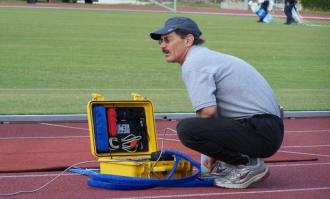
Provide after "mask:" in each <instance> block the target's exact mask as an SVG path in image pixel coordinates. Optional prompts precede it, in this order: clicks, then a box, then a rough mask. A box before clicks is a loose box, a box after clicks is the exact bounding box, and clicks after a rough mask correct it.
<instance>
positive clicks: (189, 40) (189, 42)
mask: <svg viewBox="0 0 330 199" xmlns="http://www.w3.org/2000/svg"><path fill="white" fill-rule="evenodd" d="M194 41H195V37H194V35H192V34H188V35H187V36H186V37H185V45H186V47H191V46H192V45H193V44H194Z"/></svg>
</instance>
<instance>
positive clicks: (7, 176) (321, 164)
mask: <svg viewBox="0 0 330 199" xmlns="http://www.w3.org/2000/svg"><path fill="white" fill-rule="evenodd" d="M91 162H96V161H91ZM328 165H329V166H330V162H322V163H319V162H313V163H301V164H278V163H276V164H268V165H267V166H268V167H272V168H273V167H285V168H287V167H310V166H328ZM58 175H59V173H57V174H56V173H55V174H54V173H49V174H47V173H45V174H22V175H14V174H13V175H8V174H5V175H2V176H1V174H0V179H1V178H35V177H52V176H58ZM61 175H65V176H67V175H80V174H75V173H64V174H61Z"/></svg>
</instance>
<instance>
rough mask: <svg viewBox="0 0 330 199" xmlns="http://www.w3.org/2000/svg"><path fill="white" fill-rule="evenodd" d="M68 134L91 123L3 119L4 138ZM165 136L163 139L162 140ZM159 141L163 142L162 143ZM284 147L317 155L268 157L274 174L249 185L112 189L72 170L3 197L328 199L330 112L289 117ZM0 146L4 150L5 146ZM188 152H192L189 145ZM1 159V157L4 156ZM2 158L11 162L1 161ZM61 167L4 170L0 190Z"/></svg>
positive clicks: (162, 124) (169, 138)
mask: <svg viewBox="0 0 330 199" xmlns="http://www.w3.org/2000/svg"><path fill="white" fill-rule="evenodd" d="M175 125H176V122H175V121H172V122H169V121H157V123H156V126H157V134H158V138H162V137H163V135H164V131H165V128H175ZM68 136H88V130H87V124H86V123H17V124H2V125H0V139H1V140H6V139H7V140H13V139H14V140H15V139H17V140H19V139H36V138H39V139H44V138H45V137H48V138H50V137H52V138H54V137H58V138H61V139H72V138H69V137H68ZM159 141H160V140H159ZM173 145H180V142H178V140H177V137H176V136H175V135H174V134H173V133H171V132H170V131H168V132H167V133H166V135H165V141H164V148H167V146H173ZM159 146H160V143H159ZM280 150H281V151H285V152H287V153H292V154H309V155H313V156H316V157H317V158H318V160H317V161H308V162H306V161H303V162H281V163H269V164H268V166H269V168H270V172H271V175H270V177H269V178H267V179H266V180H265V181H262V182H260V183H257V184H254V185H253V186H252V187H250V188H248V189H238V190H230V189H221V188H216V187H202V188H164V187H158V188H154V189H148V190H143V191H113V190H102V189H97V188H91V187H88V186H87V184H86V181H87V177H85V176H80V175H76V174H71V173H65V174H63V175H61V176H60V177H59V178H58V179H57V180H55V181H54V182H53V183H51V184H49V185H48V186H46V187H45V188H44V189H42V190H40V191H37V192H34V193H28V194H19V195H15V196H11V197H2V196H0V198H15V199H16V198H17V199H18V198H22V199H24V198H26V199H32V198H50V199H52V198H54V199H55V198H56V199H58V198H70V199H76V198H77V199H78V198H79V199H94V198H100V199H106V198H141V199H142V198H181V199H183V198H187V199H188V198H200V197H205V198H211V199H213V198H229V199H230V198H235V199H237V198H238V199H240V198H242V199H243V198H244V199H249V198H253V199H261V198H274V199H275V198H281V199H296V198H297V199H298V198H299V199H302V198H306V199H307V198H318V199H328V198H329V196H330V172H329V170H330V118H305V119H286V120H285V139H284V143H283V146H282V148H281V149H280ZM0 152H1V151H0ZM184 152H186V153H189V154H193V156H194V157H195V158H196V157H197V156H195V155H194V153H193V152H191V151H189V150H188V149H185V150H184ZM0 161H1V160H0ZM1 164H6V162H2V161H1ZM59 173H60V172H58V171H56V172H25V173H1V174H0V194H4V193H12V192H16V191H20V190H33V189H36V188H38V187H40V186H42V185H44V184H45V183H46V182H48V181H49V180H51V179H53V178H54V177H56V176H58V174H59Z"/></svg>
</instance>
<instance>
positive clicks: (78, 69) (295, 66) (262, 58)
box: [0, 8, 330, 114]
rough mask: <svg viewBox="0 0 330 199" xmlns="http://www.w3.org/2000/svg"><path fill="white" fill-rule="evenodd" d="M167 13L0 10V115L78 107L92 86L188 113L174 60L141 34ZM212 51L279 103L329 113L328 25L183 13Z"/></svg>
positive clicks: (76, 110) (112, 94)
mask: <svg viewBox="0 0 330 199" xmlns="http://www.w3.org/2000/svg"><path fill="white" fill-rule="evenodd" d="M170 16H173V14H170V13H143V12H118V11H87V10H85V11H81V10H60V9H27V8H25V9H24V8H0V27H1V29H0V114H51V113H85V111H86V110H85V107H86V104H87V102H88V100H90V98H91V97H90V94H91V93H92V92H98V93H101V94H103V95H104V96H105V97H107V98H109V99H116V100H117V99H129V98H130V93H132V92H138V93H140V94H142V95H144V96H146V97H148V98H150V99H151V100H152V101H153V102H154V106H155V111H156V112H191V107H190V102H189V99H188V96H187V93H186V91H185V88H184V85H183V83H182V81H181V76H180V66H179V65H177V64H167V63H165V61H164V58H163V55H162V53H161V52H160V50H159V48H158V45H157V43H156V42H154V41H152V40H151V39H150V38H149V36H148V33H149V32H150V31H152V30H154V29H155V28H158V27H159V26H160V25H161V24H162V23H163V21H164V20H166V19H167V18H168V17H170ZM185 16H189V17H192V18H193V19H195V20H196V21H197V22H198V23H199V24H200V27H201V29H202V32H203V38H204V39H205V40H206V45H207V46H208V47H210V48H211V49H214V50H218V51H221V52H224V53H228V54H232V55H236V56H238V57H241V58H243V59H245V60H246V61H248V62H249V63H251V64H252V65H254V66H255V67H256V68H257V69H258V70H259V71H260V72H261V73H262V74H263V75H264V76H265V78H266V79H267V80H268V81H269V83H270V84H271V86H272V87H273V88H274V91H275V93H276V95H277V98H278V100H279V102H280V104H281V105H283V106H284V107H285V109H286V110H330V78H329V77H330V53H329V51H330V37H329V35H330V23H329V22H315V21H310V22H309V23H313V24H316V25H320V26H303V25H299V26H298V25H297V26H285V25H283V24H282V23H283V20H280V19H278V20H275V21H274V23H272V24H269V25H266V24H260V23H256V20H257V18H253V17H235V16H217V15H199V14H187V15H185Z"/></svg>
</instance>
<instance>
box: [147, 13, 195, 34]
mask: <svg viewBox="0 0 330 199" xmlns="http://www.w3.org/2000/svg"><path fill="white" fill-rule="evenodd" d="M175 30H184V31H187V32H189V33H191V34H193V35H194V36H195V37H196V38H199V36H201V35H202V32H201V31H200V30H199V28H198V25H197V24H196V23H195V22H194V21H193V20H191V19H190V18H187V17H172V18H169V19H168V20H167V21H166V22H165V24H164V26H163V27H161V28H159V29H157V30H155V31H153V32H151V33H150V37H151V38H152V39H154V40H160V37H161V36H162V35H166V34H169V33H171V32H173V31H175Z"/></svg>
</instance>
